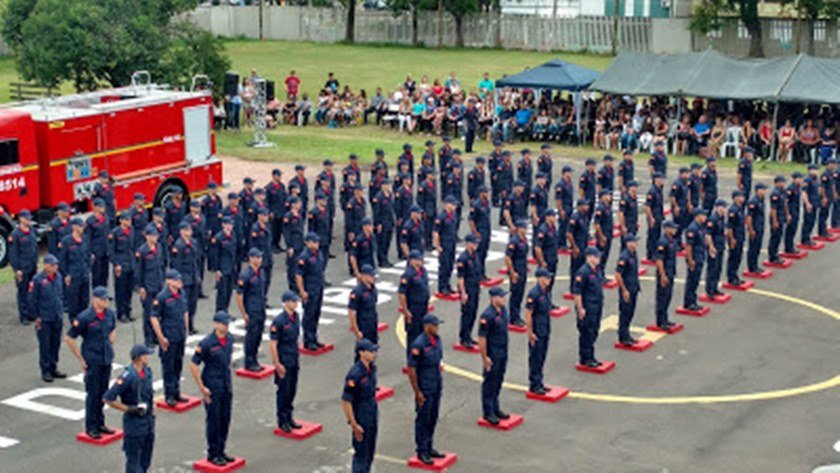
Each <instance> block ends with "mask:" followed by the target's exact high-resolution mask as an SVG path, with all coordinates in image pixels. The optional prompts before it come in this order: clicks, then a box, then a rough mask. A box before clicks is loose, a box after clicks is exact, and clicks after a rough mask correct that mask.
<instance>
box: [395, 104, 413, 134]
mask: <svg viewBox="0 0 840 473" xmlns="http://www.w3.org/2000/svg"><path fill="white" fill-rule="evenodd" d="M411 112H412V103H411V99H409V98H408V97H404V98H403V99H402V101H401V102H400V107H399V111H398V112H397V119H398V121H399V124H400V133H402V132H403V130H405V131H407V132H408V134H409V135H410V134H411V133H412V132H414V122H413V117H412V113H411Z"/></svg>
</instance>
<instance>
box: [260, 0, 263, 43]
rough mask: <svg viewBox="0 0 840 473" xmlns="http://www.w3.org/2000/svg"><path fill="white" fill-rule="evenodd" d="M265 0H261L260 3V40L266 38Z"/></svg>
mask: <svg viewBox="0 0 840 473" xmlns="http://www.w3.org/2000/svg"><path fill="white" fill-rule="evenodd" d="M263 1H264V0H260V4H259V5H260V41H262V40H263V39H264V38H263Z"/></svg>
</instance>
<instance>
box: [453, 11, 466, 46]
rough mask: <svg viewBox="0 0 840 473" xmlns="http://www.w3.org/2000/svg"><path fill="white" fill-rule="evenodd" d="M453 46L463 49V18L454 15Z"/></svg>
mask: <svg viewBox="0 0 840 473" xmlns="http://www.w3.org/2000/svg"><path fill="white" fill-rule="evenodd" d="M455 46H457V47H459V48H463V47H464V17H463V16H461V15H455Z"/></svg>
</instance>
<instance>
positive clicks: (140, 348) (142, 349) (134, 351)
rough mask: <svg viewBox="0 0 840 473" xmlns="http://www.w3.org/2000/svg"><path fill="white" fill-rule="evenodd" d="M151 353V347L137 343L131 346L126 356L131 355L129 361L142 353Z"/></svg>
mask: <svg viewBox="0 0 840 473" xmlns="http://www.w3.org/2000/svg"><path fill="white" fill-rule="evenodd" d="M152 353H153V352H152V349H151V348H149V347H147V346H146V345H140V344H138V345H134V346H133V347H131V351H130V352H129V353H128V356H130V357H131V361H134V360H136V359H137V358H140V357H141V356H143V355H151V354H152Z"/></svg>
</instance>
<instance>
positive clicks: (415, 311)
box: [397, 249, 430, 355]
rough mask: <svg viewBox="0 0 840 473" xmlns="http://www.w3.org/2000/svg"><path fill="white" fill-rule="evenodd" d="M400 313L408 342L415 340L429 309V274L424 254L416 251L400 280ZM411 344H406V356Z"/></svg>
mask: <svg viewBox="0 0 840 473" xmlns="http://www.w3.org/2000/svg"><path fill="white" fill-rule="evenodd" d="M397 294H398V298H399V301H400V312H402V314H403V317H404V320H405V333H406V340H414V339H415V338H417V337H418V336H419V335H420V332H422V331H423V317H424V316H425V315H426V312H428V309H429V296H430V293H429V273H428V272H427V271H426V268H424V267H423V252H422V251H420V250H418V249H414V250H411V251H410V252H409V254H408V264H407V265H406V268H405V272H404V273H403V275H402V277H401V278H400V287H399V289H398V293H397ZM410 347H411V344H410V343H408V344H406V354H407V355H408V352H409V351H410Z"/></svg>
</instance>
